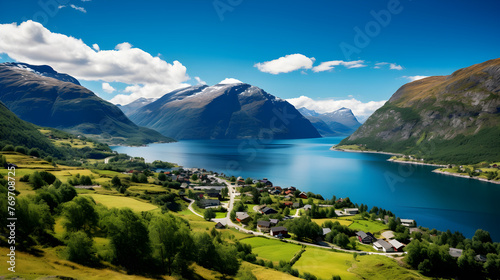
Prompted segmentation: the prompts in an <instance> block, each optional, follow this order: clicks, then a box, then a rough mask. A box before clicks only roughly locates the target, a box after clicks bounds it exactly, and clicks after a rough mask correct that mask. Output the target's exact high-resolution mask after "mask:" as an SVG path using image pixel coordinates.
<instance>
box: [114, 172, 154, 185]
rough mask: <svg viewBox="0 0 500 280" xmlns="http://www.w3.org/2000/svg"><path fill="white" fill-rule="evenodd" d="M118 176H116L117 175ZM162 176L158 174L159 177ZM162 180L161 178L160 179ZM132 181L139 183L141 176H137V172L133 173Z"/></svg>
mask: <svg viewBox="0 0 500 280" xmlns="http://www.w3.org/2000/svg"><path fill="white" fill-rule="evenodd" d="M115 177H116V176H115ZM159 178H160V176H158V179H159ZM160 181H161V180H160ZM130 182H133V183H139V178H138V177H137V174H135V173H133V174H132V176H131V177H130Z"/></svg>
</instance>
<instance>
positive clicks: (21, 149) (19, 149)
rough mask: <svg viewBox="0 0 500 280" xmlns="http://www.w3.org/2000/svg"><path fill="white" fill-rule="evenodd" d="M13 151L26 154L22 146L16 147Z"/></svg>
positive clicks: (26, 151)
mask: <svg viewBox="0 0 500 280" xmlns="http://www.w3.org/2000/svg"><path fill="white" fill-rule="evenodd" d="M14 150H15V151H16V153H20V154H23V155H26V154H28V150H27V149H26V147H24V146H16V148H15V149H14Z"/></svg>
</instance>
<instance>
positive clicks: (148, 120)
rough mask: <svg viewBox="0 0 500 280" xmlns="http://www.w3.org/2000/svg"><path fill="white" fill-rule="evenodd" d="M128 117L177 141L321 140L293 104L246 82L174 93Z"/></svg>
mask: <svg viewBox="0 0 500 280" xmlns="http://www.w3.org/2000/svg"><path fill="white" fill-rule="evenodd" d="M138 102H140V101H138ZM128 114H129V117H130V119H131V120H132V121H134V122H135V123H136V124H138V125H141V126H146V127H149V128H151V129H155V130H157V131H159V132H161V133H162V134H164V135H167V136H169V137H172V138H175V139H243V138H272V139H286V138H314V137H321V135H320V134H319V133H318V131H317V130H316V129H315V128H314V126H313V125H312V124H311V122H310V121H308V120H307V119H306V118H304V117H303V116H302V115H301V114H300V113H299V111H297V109H295V107H293V106H292V105H291V104H290V103H288V102H287V101H285V100H282V99H280V98H277V97H275V96H273V95H271V94H269V93H267V92H265V91H264V90H262V89H260V88H258V87H255V86H252V85H249V84H245V83H231V84H225V83H219V84H216V85H214V86H207V85H197V86H191V87H187V88H183V89H179V90H175V91H172V92H170V93H167V94H165V95H164V96H162V97H161V98H159V99H158V100H156V101H154V102H152V103H150V104H148V105H146V106H143V107H141V109H140V110H137V109H136V110H135V111H133V112H128Z"/></svg>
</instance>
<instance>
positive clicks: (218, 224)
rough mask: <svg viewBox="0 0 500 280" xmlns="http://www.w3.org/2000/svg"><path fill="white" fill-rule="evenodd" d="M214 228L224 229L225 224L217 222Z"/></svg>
mask: <svg viewBox="0 0 500 280" xmlns="http://www.w3.org/2000/svg"><path fill="white" fill-rule="evenodd" d="M215 228H216V229H223V228H226V224H225V223H224V222H217V223H216V224H215Z"/></svg>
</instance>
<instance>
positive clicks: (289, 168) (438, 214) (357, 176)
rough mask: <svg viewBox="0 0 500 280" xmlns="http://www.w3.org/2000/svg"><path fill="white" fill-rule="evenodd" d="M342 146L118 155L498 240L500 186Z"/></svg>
mask: <svg viewBox="0 0 500 280" xmlns="http://www.w3.org/2000/svg"><path fill="white" fill-rule="evenodd" d="M340 140H342V138H338V137H331V138H317V139H295V140H272V141H267V143H262V141H260V140H189V141H180V142H177V143H170V144H153V145H150V146H148V147H113V149H114V150H116V151H118V152H120V153H127V154H129V155H131V156H141V157H144V158H145V159H146V160H147V161H148V162H151V161H153V160H157V159H158V160H163V161H169V162H174V163H177V164H179V165H182V166H184V167H200V168H206V169H207V170H213V171H217V172H223V173H225V174H227V175H235V176H242V177H245V178H246V177H252V178H255V179H261V178H264V177H265V178H268V179H269V180H271V181H272V182H273V183H274V185H277V186H282V187H287V186H295V187H297V188H299V189H300V190H303V191H306V192H307V191H311V192H314V193H319V194H321V195H323V197H324V198H331V197H332V196H333V195H336V196H337V198H340V197H349V198H350V199H351V201H353V202H355V203H359V204H361V203H363V204H368V206H369V207H370V208H371V207H372V206H378V207H382V208H384V209H387V210H391V211H392V212H393V213H395V214H396V215H397V216H398V217H401V218H407V219H415V220H416V221H417V224H418V225H422V226H424V227H429V228H436V229H438V230H447V229H450V230H451V231H460V232H462V233H463V234H464V235H465V236H466V237H471V236H472V235H473V234H474V232H475V231H476V229H478V228H481V229H484V230H487V231H489V232H490V233H491V236H492V237H493V239H494V240H496V241H499V240H500V223H499V219H498V216H497V215H498V213H500V203H499V202H498V199H499V198H500V185H497V184H491V183H486V182H481V181H477V180H470V179H463V178H457V177H452V176H447V175H441V174H436V173H432V172H431V171H432V170H433V169H435V168H434V167H431V166H419V165H409V164H399V163H393V162H388V161H387V159H388V158H389V156H387V155H382V154H367V153H348V152H337V151H331V150H329V148H330V147H331V146H332V145H334V144H337V143H338V142H339V141H340Z"/></svg>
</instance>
